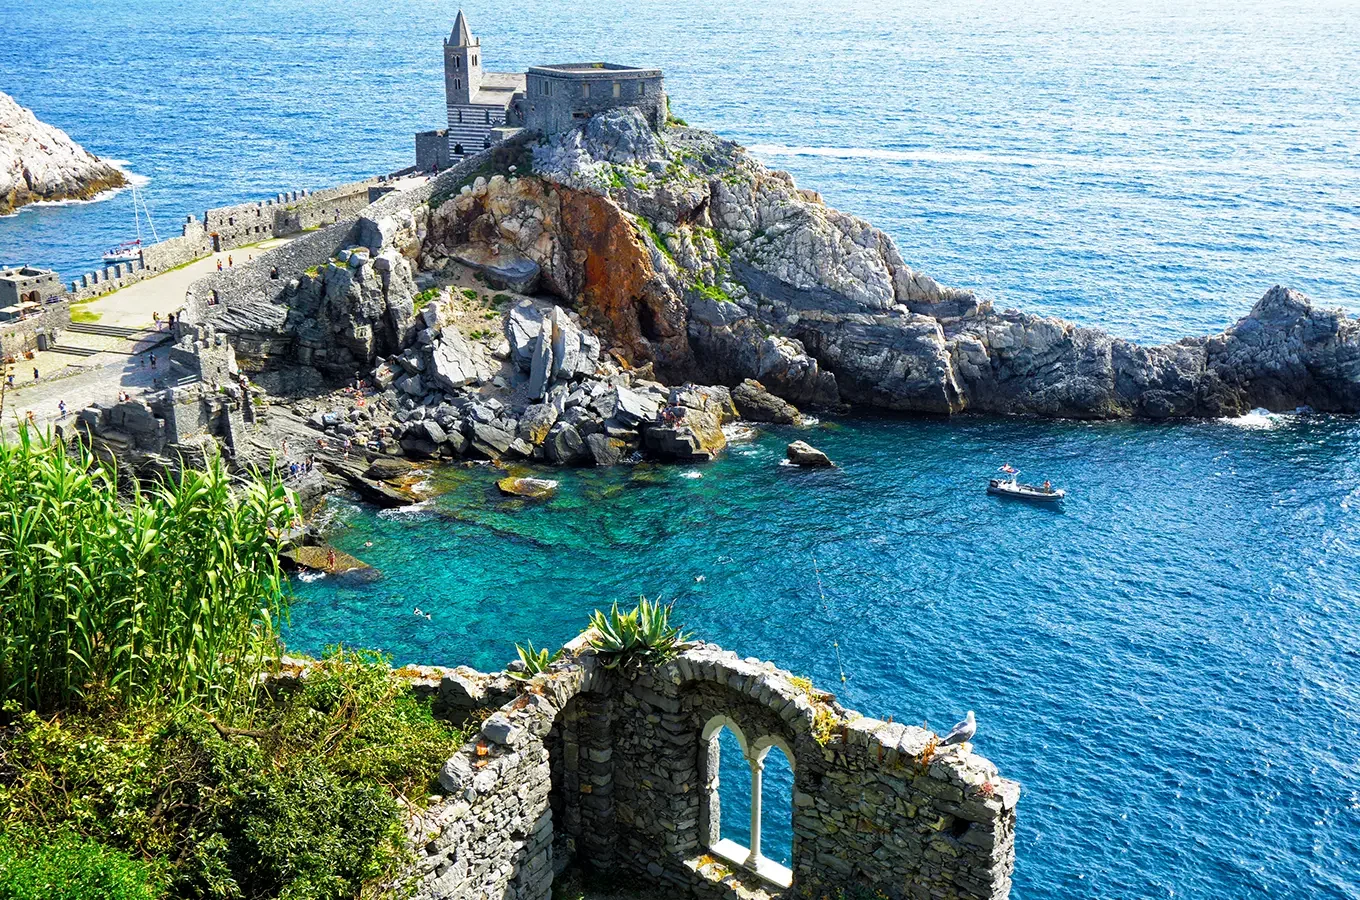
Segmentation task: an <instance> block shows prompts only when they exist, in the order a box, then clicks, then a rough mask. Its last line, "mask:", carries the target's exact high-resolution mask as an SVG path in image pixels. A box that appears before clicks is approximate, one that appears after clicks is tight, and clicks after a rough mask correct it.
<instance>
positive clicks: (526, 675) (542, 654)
mask: <svg viewBox="0 0 1360 900" xmlns="http://www.w3.org/2000/svg"><path fill="white" fill-rule="evenodd" d="M526 643H527V644H528V645H529V646H528V647H527V648H526V647H521V646H520V645H519V644H516V645H515V652H516V653H518V654H519V661H520V662H522V663H524V671H523V672H513V671H512V672H510V673H509V675H510V677H511V678H518V679H520V680H521V681H528V680H529V679H530V678H533V677H534V676H535V675H540V674H542V673H544V672H546V671H548V669H549V667H550V666H552V664H553V663H555V662H557V659H558V657H560V656H561V655H562V651H561V650H558V651H557V652H556V653H549V652H548V651H547V650H546V649H541V650H540V649H535V648H534V642H533V641H526Z"/></svg>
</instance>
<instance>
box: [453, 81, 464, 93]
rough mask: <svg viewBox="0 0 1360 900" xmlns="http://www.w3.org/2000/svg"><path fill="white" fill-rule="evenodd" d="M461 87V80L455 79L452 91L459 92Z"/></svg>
mask: <svg viewBox="0 0 1360 900" xmlns="http://www.w3.org/2000/svg"><path fill="white" fill-rule="evenodd" d="M462 87H463V80H462V79H461V78H455V79H453V89H454V90H455V91H456V90H461V89H462Z"/></svg>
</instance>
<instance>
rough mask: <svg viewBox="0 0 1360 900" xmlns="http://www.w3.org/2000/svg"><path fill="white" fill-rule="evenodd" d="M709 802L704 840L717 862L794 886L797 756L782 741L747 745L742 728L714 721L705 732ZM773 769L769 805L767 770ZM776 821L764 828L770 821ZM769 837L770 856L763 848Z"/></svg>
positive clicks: (703, 810)
mask: <svg viewBox="0 0 1360 900" xmlns="http://www.w3.org/2000/svg"><path fill="white" fill-rule="evenodd" d="M702 740H703V743H702V744H701V746H702V748H703V755H704V759H703V766H702V770H703V776H704V798H703V802H702V803H701V804H700V807H699V809H700V820H699V836H700V838H701V840H702V842H703V844H704V846H706V847H707V848H708V849H709V850H710V851H711V852H712V853H713V854H714V855H715V856H719V857H722V858H723V859H726V860H727V861H728V862H730V863H734V864H736V865H739V866H742V867H743V868H745V869H748V870H750V871H753V872H755V873H756V874H757V875H758V876H760V877H761V878H763V879H764V880H766V881H768V882H770V883H772V884H775V885H777V886H779V887H789V886H791V885H792V884H793V871H792V870H791V868H790V866H791V865H792V862H793V755H792V751H791V750H790V749H789V747H788V745H787V744H786V743H785V742H784V741H783V739H781V738H778V737H762V738H760V739H758V740H757V741H756V742H755V743H753V744H752V743H748V742H747V740H746V736H745V735H744V734H743V733H742V731H741V727H740V726H739V725H737V723H736V722H733V721H732V720H731V719H729V718H727V717H726V716H715V717H714V718H713V719H712V720H710V721H709V723H708V725H706V726H705V727H704V730H703V734H702ZM769 763H772V764H773V766H772V771H771V776H772V782H771V784H770V788H769V790H770V792H771V795H772V796H773V797H774V800H773V802H771V803H767V801H766V799H765V798H766V796H767V794H766V788H765V770H766V768H767V764H769ZM767 812H768V814H769V815H772V816H774V817H775V818H774V820H773V822H772V824H770V825H766V824H765V816H766V815H767ZM765 835H769V836H770V838H771V840H772V841H773V844H772V848H771V852H767V851H766V850H765V848H764V847H763V846H762V839H763V837H764V836H765Z"/></svg>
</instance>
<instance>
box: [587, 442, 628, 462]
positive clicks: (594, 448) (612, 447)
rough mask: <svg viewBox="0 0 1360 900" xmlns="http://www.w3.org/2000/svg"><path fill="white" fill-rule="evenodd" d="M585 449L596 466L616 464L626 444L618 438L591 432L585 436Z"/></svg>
mask: <svg viewBox="0 0 1360 900" xmlns="http://www.w3.org/2000/svg"><path fill="white" fill-rule="evenodd" d="M586 449H587V450H588V451H589V453H590V458H591V460H592V461H594V463H595V465H597V466H616V465H618V464H619V463H620V462H621V461H622V460H623V453H624V451H625V450H626V449H628V445H627V444H625V443H624V442H623V441H621V440H619V439H618V438H611V437H608V436H607V435H604V434H592V435H590V436H589V437H587V438H586Z"/></svg>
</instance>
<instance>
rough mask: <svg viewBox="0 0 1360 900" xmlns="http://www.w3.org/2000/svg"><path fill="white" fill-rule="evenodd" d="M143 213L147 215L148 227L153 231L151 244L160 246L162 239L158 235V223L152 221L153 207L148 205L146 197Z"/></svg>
mask: <svg viewBox="0 0 1360 900" xmlns="http://www.w3.org/2000/svg"><path fill="white" fill-rule="evenodd" d="M142 212H144V213H146V227H147V228H150V229H151V242H152V243H153V244H159V243H160V242H161V239H160V237H159V236H158V235H157V234H156V223H155V222H153V221H151V207H149V206H147V205H146V197H142Z"/></svg>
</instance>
